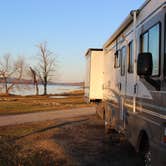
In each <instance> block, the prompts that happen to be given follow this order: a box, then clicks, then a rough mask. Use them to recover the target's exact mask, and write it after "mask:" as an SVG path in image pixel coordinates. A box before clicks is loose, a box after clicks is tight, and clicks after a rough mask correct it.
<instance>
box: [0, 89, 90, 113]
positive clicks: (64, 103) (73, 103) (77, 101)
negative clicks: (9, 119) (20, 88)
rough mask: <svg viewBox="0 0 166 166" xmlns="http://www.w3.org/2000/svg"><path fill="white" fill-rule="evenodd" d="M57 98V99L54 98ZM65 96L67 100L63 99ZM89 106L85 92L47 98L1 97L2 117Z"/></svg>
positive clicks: (0, 108) (0, 111) (0, 110)
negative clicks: (85, 98) (85, 99)
mask: <svg viewBox="0 0 166 166" xmlns="http://www.w3.org/2000/svg"><path fill="white" fill-rule="evenodd" d="M53 96H56V97H57V98H53ZM58 96H59V98H58ZM61 96H64V97H65V98H61ZM86 106H89V105H88V104H87V103H86V102H85V101H84V96H83V91H80V90H78V91H73V92H70V93H65V94H61V95H59V94H58V95H47V96H14V95H11V96H5V95H3V96H0V115H10V114H21V113H30V112H39V111H53V110H61V109H70V108H77V107H86Z"/></svg>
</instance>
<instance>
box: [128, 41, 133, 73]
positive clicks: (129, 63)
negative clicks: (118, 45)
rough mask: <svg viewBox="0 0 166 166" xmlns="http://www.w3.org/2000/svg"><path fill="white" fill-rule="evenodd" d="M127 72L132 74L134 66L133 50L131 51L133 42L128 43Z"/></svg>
mask: <svg viewBox="0 0 166 166" xmlns="http://www.w3.org/2000/svg"><path fill="white" fill-rule="evenodd" d="M128 58H129V59H128V72H129V73H133V65H134V49H133V41H131V42H130V43H129V57H128Z"/></svg>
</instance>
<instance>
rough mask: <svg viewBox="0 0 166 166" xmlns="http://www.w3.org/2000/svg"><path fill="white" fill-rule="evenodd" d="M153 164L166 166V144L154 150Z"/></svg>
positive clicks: (154, 147)
mask: <svg viewBox="0 0 166 166" xmlns="http://www.w3.org/2000/svg"><path fill="white" fill-rule="evenodd" d="M152 161H153V162H152V163H153V165H154V166H156V165H158V166H166V144H163V143H161V144H160V145H159V146H157V145H155V146H153V148H152Z"/></svg>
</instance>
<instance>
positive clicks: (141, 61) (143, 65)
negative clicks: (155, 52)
mask: <svg viewBox="0 0 166 166" xmlns="http://www.w3.org/2000/svg"><path fill="white" fill-rule="evenodd" d="M152 68H153V61H152V54H151V53H140V54H139V55H138V60H137V74H138V75H139V76H151V75H152Z"/></svg>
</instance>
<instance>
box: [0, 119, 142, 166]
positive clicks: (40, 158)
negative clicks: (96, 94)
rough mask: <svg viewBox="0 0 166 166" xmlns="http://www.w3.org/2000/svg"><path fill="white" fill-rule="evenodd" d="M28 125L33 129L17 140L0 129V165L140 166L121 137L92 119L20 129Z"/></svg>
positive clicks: (50, 122) (102, 123)
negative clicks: (3, 134)
mask: <svg viewBox="0 0 166 166" xmlns="http://www.w3.org/2000/svg"><path fill="white" fill-rule="evenodd" d="M35 125H36V126H38V128H36V129H35V127H34V126H35ZM29 126H30V128H32V127H33V130H29V131H28V132H27V133H24V134H23V135H21V134H22V133H21V134H20V135H19V134H17V137H12V136H9V135H10V132H12V130H11V128H10V131H8V130H9V129H8V128H1V130H0V135H2V133H3V132H4V131H6V132H8V133H9V134H8V136H1V137H0V165H1V166H18V165H19V166H24V165H25V166H56V165H57V166H107V165H111V166H141V159H140V158H139V156H138V154H137V153H136V152H135V151H134V149H133V148H132V146H131V145H130V144H129V143H128V142H127V141H126V140H125V138H124V137H123V136H122V135H120V134H119V133H117V132H115V131H113V130H106V129H105V126H104V122H103V121H102V120H99V119H98V117H96V116H88V117H87V116H86V117H79V118H74V119H68V120H61V121H48V122H45V123H44V124H43V123H42V124H33V125H32V124H31V125H29V124H27V126H26V125H23V126H22V127H23V128H24V129H25V128H26V129H27V130H28V127H29ZM39 126H40V127H39ZM19 127H20V128H17V130H21V126H19ZM13 128H14V127H13ZM13 130H14V129H13ZM18 135H19V136H18ZM4 142H5V143H4Z"/></svg>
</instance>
